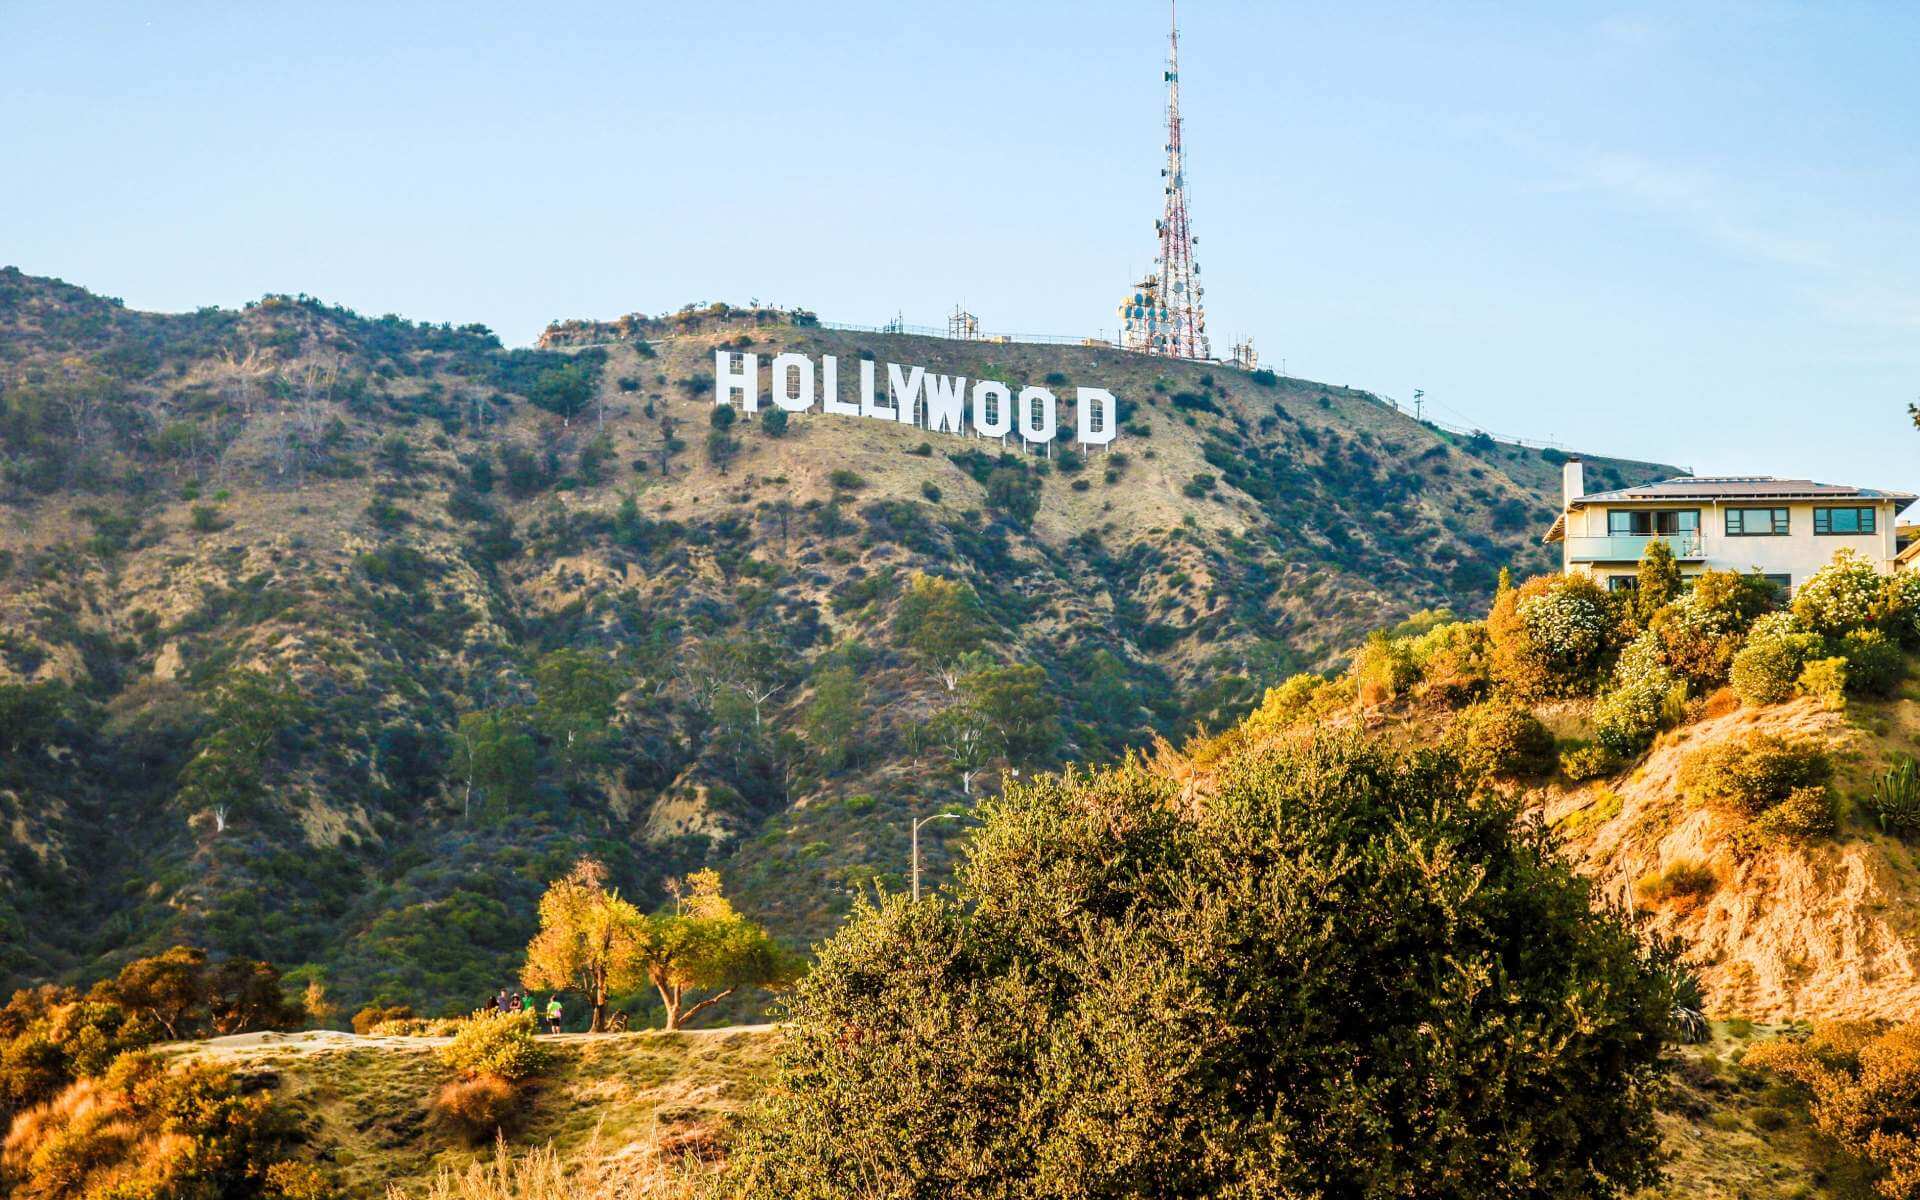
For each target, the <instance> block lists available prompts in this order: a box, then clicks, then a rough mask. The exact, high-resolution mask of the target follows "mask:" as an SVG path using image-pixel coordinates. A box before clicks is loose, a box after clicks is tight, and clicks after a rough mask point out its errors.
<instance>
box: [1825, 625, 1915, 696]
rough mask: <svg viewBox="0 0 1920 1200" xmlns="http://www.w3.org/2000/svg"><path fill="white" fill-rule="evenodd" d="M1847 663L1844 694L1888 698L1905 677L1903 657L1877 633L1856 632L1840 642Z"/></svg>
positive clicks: (1872, 631)
mask: <svg viewBox="0 0 1920 1200" xmlns="http://www.w3.org/2000/svg"><path fill="white" fill-rule="evenodd" d="M1840 654H1841V656H1842V657H1843V658H1845V659H1846V660H1847V690H1849V691H1852V692H1857V693H1859V694H1860V695H1863V696H1891V695H1893V693H1894V692H1895V691H1896V690H1898V689H1899V686H1900V680H1901V679H1902V678H1903V677H1904V676H1905V675H1906V673H1907V660H1906V656H1905V655H1903V654H1901V653H1900V647H1898V646H1896V645H1894V643H1893V642H1891V641H1889V640H1888V638H1887V635H1886V634H1884V633H1882V632H1880V631H1879V630H1878V629H1855V630H1853V631H1852V632H1850V633H1848V634H1846V635H1845V636H1844V637H1842V638H1841V639H1840Z"/></svg>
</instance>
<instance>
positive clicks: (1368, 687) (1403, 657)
mask: <svg viewBox="0 0 1920 1200" xmlns="http://www.w3.org/2000/svg"><path fill="white" fill-rule="evenodd" d="M1350 674H1351V675H1352V676H1353V681H1354V684H1355V686H1356V687H1357V688H1358V689H1359V696H1360V701H1361V703H1363V704H1368V705H1373V704H1382V703H1385V702H1386V701H1388V700H1392V699H1394V698H1395V697H1397V696H1399V695H1401V694H1402V693H1404V692H1405V691H1406V690H1407V689H1408V688H1409V687H1411V686H1413V683H1414V681H1415V680H1417V679H1419V678H1420V669H1419V668H1418V667H1416V666H1415V665H1414V662H1413V655H1412V653H1411V652H1410V650H1409V648H1408V646H1407V643H1406V642H1404V641H1395V640H1394V639H1393V638H1390V637H1388V636H1387V633H1386V631H1385V630H1382V629H1376V630H1374V631H1373V632H1372V633H1370V634H1368V635H1367V640H1366V642H1365V643H1363V644H1362V645H1361V647H1360V649H1359V650H1358V651H1356V652H1355V653H1354V656H1353V666H1352V668H1351V669H1350Z"/></svg>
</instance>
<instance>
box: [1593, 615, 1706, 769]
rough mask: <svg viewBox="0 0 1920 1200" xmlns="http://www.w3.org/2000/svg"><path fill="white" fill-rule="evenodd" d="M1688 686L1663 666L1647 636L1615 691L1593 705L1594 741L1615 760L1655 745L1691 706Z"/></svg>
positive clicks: (1617, 676)
mask: <svg viewBox="0 0 1920 1200" xmlns="http://www.w3.org/2000/svg"><path fill="white" fill-rule="evenodd" d="M1686 694H1687V685H1686V684H1685V683H1684V682H1682V681H1681V680H1680V679H1678V678H1677V677H1676V676H1675V675H1674V674H1673V672H1671V671H1669V670H1667V668H1666V667H1664V666H1662V665H1660V661H1659V654H1658V649H1657V647H1656V646H1655V645H1654V643H1653V642H1651V641H1650V640H1649V639H1647V638H1641V639H1639V640H1637V641H1635V642H1634V643H1633V645H1631V646H1629V647H1627V652H1626V653H1625V654H1623V655H1621V656H1620V665H1619V667H1618V668H1617V669H1616V670H1615V671H1614V686H1613V689H1612V690H1611V691H1609V692H1607V693H1606V694H1605V695H1603V696H1601V697H1600V700H1599V702H1598V703H1596V704H1595V705H1594V706H1593V737H1594V740H1595V741H1596V742H1598V743H1599V744H1600V745H1601V746H1604V747H1605V748H1606V749H1607V751H1608V753H1610V754H1612V755H1614V756H1615V757H1616V758H1622V759H1626V758H1632V757H1633V756H1634V755H1636V754H1639V753H1640V752H1641V751H1642V750H1645V749H1646V748H1647V747H1648V746H1649V745H1651V744H1652V743H1653V738H1654V735H1655V734H1657V733H1659V732H1660V730H1661V729H1662V728H1663V727H1664V726H1666V725H1667V724H1669V723H1671V722H1672V721H1674V720H1675V719H1676V718H1677V717H1678V716H1679V714H1680V711H1681V707H1682V705H1684V704H1685V702H1686Z"/></svg>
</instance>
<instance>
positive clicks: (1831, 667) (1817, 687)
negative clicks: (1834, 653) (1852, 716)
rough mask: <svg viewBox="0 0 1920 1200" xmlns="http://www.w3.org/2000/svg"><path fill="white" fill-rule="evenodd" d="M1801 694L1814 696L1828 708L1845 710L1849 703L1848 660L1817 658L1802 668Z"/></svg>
mask: <svg viewBox="0 0 1920 1200" xmlns="http://www.w3.org/2000/svg"><path fill="white" fill-rule="evenodd" d="M1798 686H1799V689H1800V694H1801V695H1803V696H1812V697H1814V698H1815V699H1817V700H1819V701H1821V702H1822V703H1824V704H1825V705H1826V706H1827V707H1828V708H1844V707H1846V703H1847V660H1846V659H1844V658H1838V657H1836V658H1816V659H1814V660H1813V661H1811V662H1809V663H1808V664H1807V665H1806V666H1804V667H1802V668H1800V682H1799V684H1798Z"/></svg>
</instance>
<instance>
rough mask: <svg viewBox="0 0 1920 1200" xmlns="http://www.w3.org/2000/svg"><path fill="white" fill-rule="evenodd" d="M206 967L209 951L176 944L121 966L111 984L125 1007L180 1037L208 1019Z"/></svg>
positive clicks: (112, 993) (175, 1038)
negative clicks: (161, 952)
mask: <svg viewBox="0 0 1920 1200" xmlns="http://www.w3.org/2000/svg"><path fill="white" fill-rule="evenodd" d="M206 969H207V954H206V951H204V950H199V949H196V948H194V947H191V946H175V947H174V948H173V949H171V950H168V951H166V952H165V953H164V954H156V955H154V956H153V957H151V958H140V959H135V960H134V961H133V962H130V963H128V964H127V965H126V966H124V967H122V968H120V974H119V975H118V976H116V977H115V978H114V980H113V983H112V984H111V985H110V991H111V995H112V996H113V999H114V1000H115V1001H116V1002H118V1003H119V1004H120V1005H121V1006H122V1007H123V1008H126V1009H128V1010H130V1011H132V1012H135V1013H138V1014H140V1015H141V1016H144V1017H146V1018H148V1019H149V1020H151V1021H153V1022H155V1023H156V1024H158V1025H159V1026H160V1028H162V1029H164V1030H166V1031H167V1037H168V1038H169V1039H173V1040H178V1039H179V1038H180V1037H181V1036H183V1035H184V1034H187V1033H191V1032H193V1030H194V1028H195V1027H196V1026H197V1025H198V1024H199V1023H200V1022H201V1021H203V1020H205V1019H206V1015H207V987H206V980H205V973H206Z"/></svg>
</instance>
